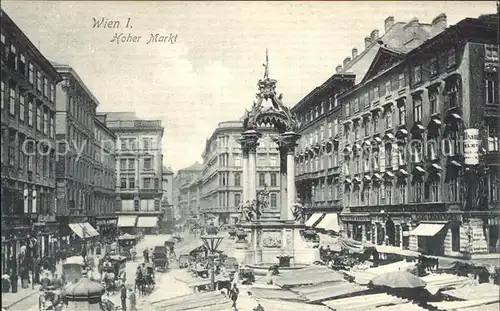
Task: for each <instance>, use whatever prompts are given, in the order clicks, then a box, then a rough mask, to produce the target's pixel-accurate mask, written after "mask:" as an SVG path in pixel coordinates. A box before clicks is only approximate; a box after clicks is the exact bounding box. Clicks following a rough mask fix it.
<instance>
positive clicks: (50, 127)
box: [0, 81, 55, 138]
mask: <svg viewBox="0 0 500 311" xmlns="http://www.w3.org/2000/svg"><path fill="white" fill-rule="evenodd" d="M0 90H1V93H0V94H1V95H0V96H1V97H0V102H1V109H2V111H3V110H8V111H9V114H10V116H12V117H15V118H17V119H18V120H19V121H20V122H22V123H25V124H27V125H28V126H33V125H34V124H35V126H36V130H37V131H38V132H40V133H43V134H44V135H47V136H49V137H50V138H54V137H55V136H54V135H55V121H54V112H52V111H51V110H50V109H49V108H48V107H47V106H45V105H43V104H42V102H40V101H38V100H36V98H35V97H34V96H32V95H31V94H29V93H26V92H19V91H18V90H17V87H16V85H15V84H14V83H13V82H11V83H9V85H8V87H7V84H6V83H5V82H4V81H0ZM7 90H8V94H7ZM7 99H8V100H7Z"/></svg>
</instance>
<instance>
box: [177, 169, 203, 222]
mask: <svg viewBox="0 0 500 311" xmlns="http://www.w3.org/2000/svg"><path fill="white" fill-rule="evenodd" d="M202 170H203V164H200V163H198V162H196V163H194V164H192V165H190V166H188V167H186V168H183V169H180V170H179V171H178V172H177V176H176V177H175V179H176V181H175V183H176V185H177V187H178V188H177V189H178V191H177V195H178V198H177V201H178V211H177V216H178V218H179V219H180V221H181V222H186V221H187V222H191V221H193V222H198V221H199V220H200V218H201V217H199V216H200V194H201V189H200V185H201V180H200V177H201V172H202Z"/></svg>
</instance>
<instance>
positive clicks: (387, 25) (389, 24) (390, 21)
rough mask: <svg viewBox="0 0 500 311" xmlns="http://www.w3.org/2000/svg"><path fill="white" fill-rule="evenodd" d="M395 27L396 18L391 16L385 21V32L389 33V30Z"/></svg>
mask: <svg viewBox="0 0 500 311" xmlns="http://www.w3.org/2000/svg"><path fill="white" fill-rule="evenodd" d="M393 25H394V16H389V17H387V18H386V19H385V27H384V31H385V32H386V33H387V32H388V31H389V29H391V27H392V26H393Z"/></svg>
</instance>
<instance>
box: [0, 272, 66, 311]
mask: <svg viewBox="0 0 500 311" xmlns="http://www.w3.org/2000/svg"><path fill="white" fill-rule="evenodd" d="M56 273H57V274H59V275H61V274H62V263H59V264H58V265H56ZM21 285H22V284H21V280H19V283H18V285H17V293H11V292H9V293H2V308H6V309H9V308H11V307H12V306H14V305H16V304H18V303H20V302H21V301H24V300H26V299H28V298H30V297H32V296H34V295H37V294H38V293H39V292H40V285H38V284H35V288H31V284H30V285H29V287H28V288H22V286H21Z"/></svg>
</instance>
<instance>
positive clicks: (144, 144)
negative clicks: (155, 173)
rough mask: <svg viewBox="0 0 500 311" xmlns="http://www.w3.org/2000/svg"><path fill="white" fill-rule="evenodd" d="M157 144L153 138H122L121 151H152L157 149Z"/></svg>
mask: <svg viewBox="0 0 500 311" xmlns="http://www.w3.org/2000/svg"><path fill="white" fill-rule="evenodd" d="M157 145H158V144H157V143H155V139H154V138H152V137H147V138H142V139H141V141H140V142H139V140H138V139H137V138H120V150H138V149H140V150H152V149H157Z"/></svg>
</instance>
